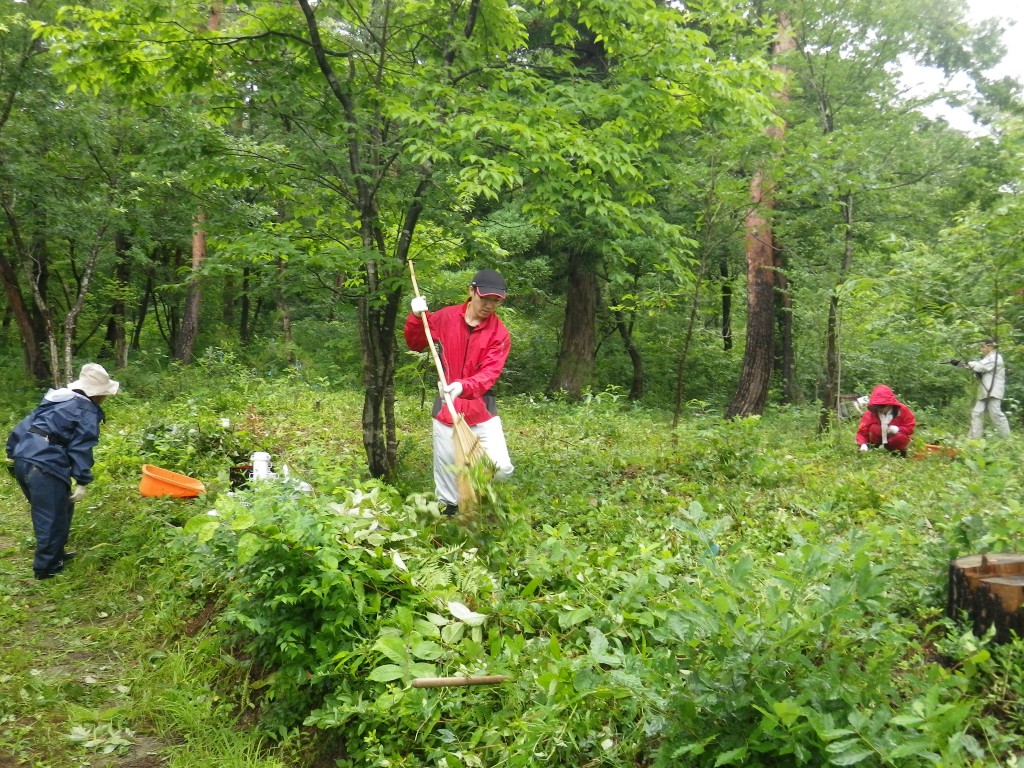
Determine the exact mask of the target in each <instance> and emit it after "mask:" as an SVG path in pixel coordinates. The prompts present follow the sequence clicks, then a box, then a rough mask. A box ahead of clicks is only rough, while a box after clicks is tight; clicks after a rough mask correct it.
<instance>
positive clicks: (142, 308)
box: [132, 272, 153, 352]
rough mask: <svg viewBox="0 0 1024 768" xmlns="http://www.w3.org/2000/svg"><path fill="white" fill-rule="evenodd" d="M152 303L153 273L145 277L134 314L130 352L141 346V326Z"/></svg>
mask: <svg viewBox="0 0 1024 768" xmlns="http://www.w3.org/2000/svg"><path fill="white" fill-rule="evenodd" d="M152 301H153V273H152V272H149V273H147V275H146V287H145V289H143V292H142V299H141V300H140V301H139V308H138V310H137V311H136V313H135V331H134V332H133V333H132V350H133V351H135V352H138V351H139V349H140V348H141V346H142V326H143V325H144V324H145V322H146V313H147V312H148V311H149V305H150V303H151V302H152Z"/></svg>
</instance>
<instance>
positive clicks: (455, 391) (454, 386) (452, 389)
mask: <svg viewBox="0 0 1024 768" xmlns="http://www.w3.org/2000/svg"><path fill="white" fill-rule="evenodd" d="M444 391H445V394H447V395H451V398H452V400H454V399H455V398H456V397H458V396H459V395H461V394H462V382H461V381H453V382H452V383H451V384H449V385H448V386H447V387H445V388H444Z"/></svg>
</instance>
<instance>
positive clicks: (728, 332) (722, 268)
mask: <svg viewBox="0 0 1024 768" xmlns="http://www.w3.org/2000/svg"><path fill="white" fill-rule="evenodd" d="M718 271H719V273H720V274H721V276H722V292H721V295H722V349H724V350H725V351H726V352H728V351H729V350H731V349H732V278H731V277H730V276H729V262H728V261H727V260H726V259H722V260H721V261H719V262H718Z"/></svg>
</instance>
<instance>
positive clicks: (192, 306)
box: [174, 0, 224, 365]
mask: <svg viewBox="0 0 1024 768" xmlns="http://www.w3.org/2000/svg"><path fill="white" fill-rule="evenodd" d="M223 5H224V3H223V2H222V0H214V2H213V3H211V4H210V8H209V13H208V15H207V17H206V29H207V30H209V31H210V32H215V31H216V30H217V29H219V28H220V14H221V10H222V7H223ZM205 226H206V211H203V210H200V211H198V212H197V213H196V216H195V221H194V222H193V229H192V270H191V272H190V273H189V280H188V292H187V293H186V295H185V313H184V317H183V318H182V321H181V332H180V333H179V334H178V335H177V338H176V341H175V344H174V358H175V360H180V361H181V362H183V363H185V365H188V364H189V363H191V362H192V358H193V357H194V356H195V352H196V339H197V338H198V337H199V314H200V309H201V308H202V305H203V286H202V281H201V280H200V270H201V269H202V266H203V262H204V261H206V229H205Z"/></svg>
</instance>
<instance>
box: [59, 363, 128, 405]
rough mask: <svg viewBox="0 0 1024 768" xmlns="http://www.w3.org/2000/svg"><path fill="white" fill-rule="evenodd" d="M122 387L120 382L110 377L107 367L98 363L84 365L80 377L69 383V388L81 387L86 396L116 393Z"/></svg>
mask: <svg viewBox="0 0 1024 768" xmlns="http://www.w3.org/2000/svg"><path fill="white" fill-rule="evenodd" d="M120 388H121V385H120V383H118V382H116V381H114V380H113V379H112V378H110V375H109V374H108V373H107V371H106V369H105V368H104V367H103V366H102V365H99V364H97V363H86V364H85V365H83V366H82V370H81V372H80V373H79V374H78V379H77V380H76V381H72V382H71V383H70V384H68V389H80V390H82V391H83V392H85V395H86V397H100V396H105V395H116V394H117V390H118V389H120Z"/></svg>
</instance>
